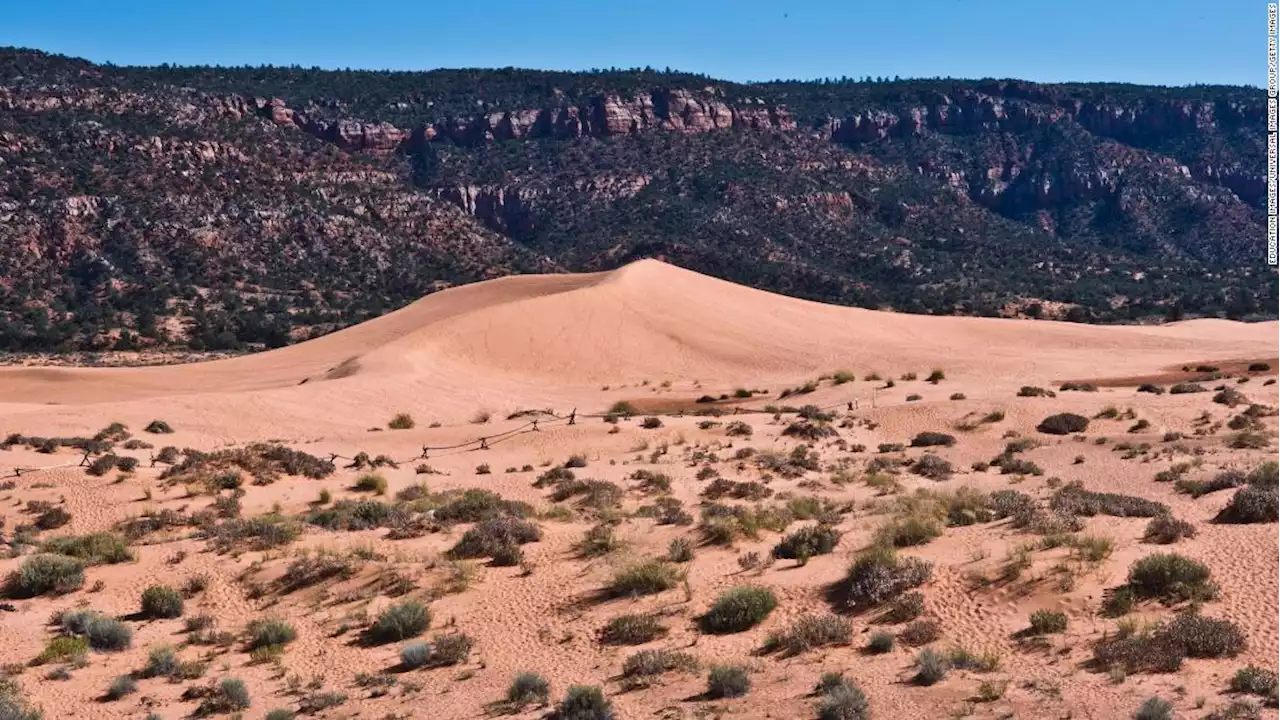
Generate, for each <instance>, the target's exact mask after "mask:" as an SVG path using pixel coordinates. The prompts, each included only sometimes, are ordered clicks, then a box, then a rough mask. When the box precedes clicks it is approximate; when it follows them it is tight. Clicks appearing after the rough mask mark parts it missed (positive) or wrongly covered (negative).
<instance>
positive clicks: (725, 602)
mask: <svg viewBox="0 0 1280 720" xmlns="http://www.w3.org/2000/svg"><path fill="white" fill-rule="evenodd" d="M777 606H778V599H777V598H776V597H775V596H774V594H773V591H772V590H769V589H768V588H762V587H750V586H742V587H736V588H731V589H729V590H726V591H725V592H723V593H721V594H720V596H719V597H717V598H716V601H715V602H714V603H713V604H712V605H711V608H710V609H708V610H707V612H706V614H704V615H703V616H702V617H701V618H700V619H699V625H700V626H701V627H702V630H703V632H707V633H714V634H717V635H722V634H728V633H737V632H743V631H744V630H750V629H751V628H753V627H755V626H756V625H759V624H760V623H762V622H764V619H765V618H767V617H769V613H771V612H773V609H774V608H776V607H777Z"/></svg>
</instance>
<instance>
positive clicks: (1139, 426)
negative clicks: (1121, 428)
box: [1128, 418, 1151, 433]
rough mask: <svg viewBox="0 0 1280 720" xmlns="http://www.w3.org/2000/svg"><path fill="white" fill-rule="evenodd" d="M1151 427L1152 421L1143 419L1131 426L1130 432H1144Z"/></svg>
mask: <svg viewBox="0 0 1280 720" xmlns="http://www.w3.org/2000/svg"><path fill="white" fill-rule="evenodd" d="M1150 427H1151V421H1149V420H1147V419H1146V418H1143V419H1142V420H1139V421H1138V422H1136V423H1134V424H1133V425H1131V426H1130V427H1129V430H1128V432H1131V433H1137V432H1142V431H1143V430H1146V429H1148V428H1150Z"/></svg>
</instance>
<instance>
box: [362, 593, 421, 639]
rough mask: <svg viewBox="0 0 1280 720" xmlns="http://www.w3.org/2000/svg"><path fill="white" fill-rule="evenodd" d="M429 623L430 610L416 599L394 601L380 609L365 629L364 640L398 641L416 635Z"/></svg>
mask: <svg viewBox="0 0 1280 720" xmlns="http://www.w3.org/2000/svg"><path fill="white" fill-rule="evenodd" d="M430 624H431V612H430V611H429V610H428V609H427V606H426V605H423V604H422V603H420V602H418V601H416V600H406V601H404V602H400V603H396V604H395V605H392V606H390V607H388V608H387V609H386V610H383V611H382V614H381V615H379V616H378V619H377V620H375V621H374V622H373V624H372V625H370V626H369V628H368V629H367V630H365V642H367V643H369V644H371V645H382V644H385V643H391V642H399V641H401V640H408V639H409V638H414V637H418V636H419V635H421V634H422V633H424V632H426V631H427V627H428V626H429V625H430Z"/></svg>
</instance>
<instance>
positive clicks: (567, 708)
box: [552, 685, 614, 720]
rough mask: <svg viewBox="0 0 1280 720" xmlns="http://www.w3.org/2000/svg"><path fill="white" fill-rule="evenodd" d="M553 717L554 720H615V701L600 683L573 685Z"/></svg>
mask: <svg viewBox="0 0 1280 720" xmlns="http://www.w3.org/2000/svg"><path fill="white" fill-rule="evenodd" d="M552 717H553V719H554V720H613V717H614V715H613V703H611V702H609V700H608V699H607V698H606V697H605V696H604V691H603V690H601V689H600V687H599V686H598V685H572V686H570V687H569V690H568V691H567V692H565V695H564V699H563V700H561V701H560V704H559V705H557V706H556V711H555V714H554V715H553V716H552Z"/></svg>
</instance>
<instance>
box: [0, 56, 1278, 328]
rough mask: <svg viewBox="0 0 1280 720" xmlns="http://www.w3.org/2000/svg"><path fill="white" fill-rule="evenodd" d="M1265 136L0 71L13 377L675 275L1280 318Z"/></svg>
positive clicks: (1108, 110) (901, 105) (44, 62)
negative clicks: (109, 358) (456, 289)
mask: <svg viewBox="0 0 1280 720" xmlns="http://www.w3.org/2000/svg"><path fill="white" fill-rule="evenodd" d="M1264 108H1265V98H1264V96H1263V93H1262V92H1261V91H1258V90H1254V89H1249V88H1181V89H1176V88H1175V89H1170V88H1145V87H1138V86H1126V85H1037V84H1033V83H1026V82H1022V81H1015V80H1009V81H976V82H974V81H963V80H931V81H903V82H892V83H887V82H886V83H872V82H853V81H841V82H829V83H798V82H778V83H765V84H758V85H735V84H732V83H724V82H719V81H716V80H713V79H710V78H705V77H698V76H692V75H683V74H679V73H669V72H668V73H657V72H653V71H648V70H645V71H620V72H603V73H542V72H533V71H521V70H494V71H440V72H433V73H370V72H324V71H309V70H299V69H292V68H257V69H225V68H171V67H165V68H115V67H101V66H96V65H93V64H92V63H87V62H84V61H80V60H75V59H70V58H61V57H55V56H49V55H44V54H41V53H37V52H31V51H12V50H9V51H5V50H0V349H6V348H23V349H49V348H53V347H64V348H69V347H74V348H92V347H104V346H111V345H114V344H119V345H121V346H124V347H128V346H131V345H138V344H141V345H155V344H160V345H164V344H173V343H183V342H190V343H192V344H194V345H195V346H197V347H236V346H240V345H243V344H244V343H250V344H253V343H259V344H279V343H282V342H289V341H291V340H295V339H298V338H301V337H305V336H307V335H309V334H311V333H314V332H322V331H324V330H327V329H330V328H333V327H337V326H340V325H343V324H346V323H349V322H355V321H358V320H360V319H363V318H366V317H369V316H371V315H375V314H377V313H380V312H383V311H385V310H388V309H391V308H393V307H396V306H398V305H400V304H403V303H405V302H408V301H409V300H412V299H415V298H416V297H418V296H420V295H421V294H423V293H426V292H430V291H432V290H433V289H435V288H438V287H441V286H444V285H447V284H450V283H456V282H467V281H472V280H476V279H480V278H484V277H491V276H495V275H500V274H504V273H509V272H523V271H555V270H595V269H606V268H609V267H613V266H616V265H618V264H620V263H624V262H627V261H629V260H631V259H634V258H637V257H643V256H653V255H659V256H662V257H664V258H666V259H667V260H669V261H673V262H678V263H680V264H683V265H685V266H688V267H691V268H693V269H696V270H700V271H703V272H707V273H710V274H714V275H718V276H720V277H725V278H728V279H731V280H735V281H737V282H742V283H746V284H750V285H755V286H759V287H763V288H766V289H770V290H774V291H778V292H784V293H789V294H793V295H799V296H803V297H810V298H814V299H819V300H826V301H833V302H843V303H851V304H859V305H864V306H868V307H888V308H894V309H900V310H907V311H913V312H933V313H980V314H1008V313H1010V312H1016V311H1017V308H1019V307H1024V306H1026V305H1027V304H1029V303H1033V302H1042V303H1043V304H1044V305H1045V306H1046V307H1056V308H1063V309H1064V310H1063V312H1064V313H1065V312H1070V313H1071V317H1072V319H1081V320H1100V321H1124V320H1132V319H1141V318H1146V317H1151V316H1159V315H1163V314H1164V313H1166V312H1173V309H1174V307H1175V306H1176V308H1177V311H1178V312H1180V313H1182V314H1183V315H1184V316H1193V315H1195V314H1197V313H1224V314H1229V315H1232V316H1249V315H1250V314H1253V313H1258V312H1273V311H1274V310H1273V309H1274V306H1275V304H1276V302H1277V292H1276V286H1277V283H1276V275H1275V273H1274V271H1272V270H1269V269H1267V268H1265V267H1264V266H1262V265H1261V264H1260V263H1261V260H1260V258H1261V250H1260V247H1261V244H1260V238H1262V237H1264V229H1265V226H1264V222H1265V214H1264V212H1263V207H1262V203H1263V198H1264V195H1265V188H1266V183H1265V135H1264V134H1263V129H1262V128H1263V122H1264ZM1267 308H1271V309H1270V310H1267Z"/></svg>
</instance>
